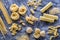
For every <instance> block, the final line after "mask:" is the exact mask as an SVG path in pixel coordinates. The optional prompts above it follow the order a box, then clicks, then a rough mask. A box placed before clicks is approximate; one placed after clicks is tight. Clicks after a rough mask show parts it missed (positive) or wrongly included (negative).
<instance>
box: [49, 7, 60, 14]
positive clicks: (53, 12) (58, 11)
mask: <svg viewBox="0 0 60 40" xmlns="http://www.w3.org/2000/svg"><path fill="white" fill-rule="evenodd" d="M58 13H60V9H59V8H57V7H54V8H52V9H51V10H49V14H58Z"/></svg>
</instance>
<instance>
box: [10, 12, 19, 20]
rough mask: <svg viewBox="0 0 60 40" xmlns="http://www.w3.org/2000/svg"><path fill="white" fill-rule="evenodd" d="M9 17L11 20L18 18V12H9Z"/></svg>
mask: <svg viewBox="0 0 60 40" xmlns="http://www.w3.org/2000/svg"><path fill="white" fill-rule="evenodd" d="M11 18H12V19H13V20H18V19H19V14H18V13H17V12H13V13H12V14H11Z"/></svg>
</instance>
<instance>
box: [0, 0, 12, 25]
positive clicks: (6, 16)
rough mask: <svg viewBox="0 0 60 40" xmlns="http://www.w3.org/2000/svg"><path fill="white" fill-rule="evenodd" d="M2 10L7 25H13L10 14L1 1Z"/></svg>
mask: <svg viewBox="0 0 60 40" xmlns="http://www.w3.org/2000/svg"><path fill="white" fill-rule="evenodd" d="M0 9H1V10H2V12H3V15H4V17H5V19H6V21H7V23H8V24H11V23H12V20H11V19H10V17H9V15H8V12H7V10H6V8H5V7H4V4H3V3H2V2H1V1H0Z"/></svg>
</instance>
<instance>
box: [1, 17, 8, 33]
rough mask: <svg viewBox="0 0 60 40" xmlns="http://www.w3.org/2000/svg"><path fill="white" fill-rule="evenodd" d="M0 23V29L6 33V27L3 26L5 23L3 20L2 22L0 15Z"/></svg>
mask: <svg viewBox="0 0 60 40" xmlns="http://www.w3.org/2000/svg"><path fill="white" fill-rule="evenodd" d="M0 25H1V29H2V31H3V33H4V34H6V33H7V29H6V26H5V24H4V22H3V20H2V18H1V17H0Z"/></svg>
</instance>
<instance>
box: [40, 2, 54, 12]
mask: <svg viewBox="0 0 60 40" xmlns="http://www.w3.org/2000/svg"><path fill="white" fill-rule="evenodd" d="M52 5H53V3H52V2H49V3H48V4H47V5H46V6H44V7H43V8H42V9H41V10H40V11H41V12H42V13H44V12H45V11H46V10H47V9H49V8H50V7H51V6H52Z"/></svg>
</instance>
